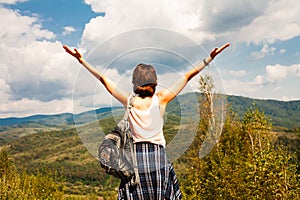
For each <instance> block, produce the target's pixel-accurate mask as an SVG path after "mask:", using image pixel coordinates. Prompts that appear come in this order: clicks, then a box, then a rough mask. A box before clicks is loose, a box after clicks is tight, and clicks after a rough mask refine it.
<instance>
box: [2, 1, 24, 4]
mask: <svg viewBox="0 0 300 200" xmlns="http://www.w3.org/2000/svg"><path fill="white" fill-rule="evenodd" d="M25 1H29V0H0V4H15V3H17V2H25Z"/></svg>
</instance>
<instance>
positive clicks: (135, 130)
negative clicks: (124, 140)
mask: <svg viewBox="0 0 300 200" xmlns="http://www.w3.org/2000/svg"><path fill="white" fill-rule="evenodd" d="M129 121H130V124H131V129H132V136H133V139H134V141H135V142H150V143H154V144H158V145H162V146H165V145H166V141H165V138H164V135H163V123H164V122H163V117H162V115H161V112H160V106H159V101H158V97H157V95H153V97H146V98H140V97H136V98H135V99H134V100H133V108H132V109H131V111H130V115H129Z"/></svg>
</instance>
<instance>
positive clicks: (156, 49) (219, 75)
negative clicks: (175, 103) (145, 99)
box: [0, 0, 300, 118]
mask: <svg viewBox="0 0 300 200" xmlns="http://www.w3.org/2000/svg"><path fill="white" fill-rule="evenodd" d="M299 13H300V5H299V2H298V1H297V0H257V1H253V0H245V1H242V0H215V1H209V0H189V1H184V2H183V1H180V0H159V1H154V0H151V1H150V0H145V1H138V0H128V1H118V0H109V1H108V0H101V1H100V0H0V17H1V22H0V59H1V63H0V71H1V73H0V96H1V99H0V118H3V117H12V116H28V115H33V114H53V113H63V112H81V111H84V110H90V109H94V108H96V107H102V106H110V105H116V104H117V102H115V101H114V100H113V99H111V97H110V96H109V95H108V94H107V92H106V91H105V90H104V88H103V87H102V86H101V85H99V83H98V82H97V80H95V78H93V77H92V76H91V75H90V74H88V73H87V72H86V71H85V70H84V69H83V68H82V67H81V66H80V65H79V64H78V63H77V62H76V60H74V59H73V58H71V57H70V56H69V55H67V54H66V53H65V52H64V51H63V49H62V48H61V46H62V45H63V44H68V45H69V46H72V47H77V48H79V49H80V51H81V52H83V53H84V56H85V57H86V58H87V60H88V61H90V62H91V63H92V64H93V65H94V66H95V67H96V68H97V69H98V70H99V71H101V72H103V73H105V74H106V75H107V76H108V77H109V78H111V79H112V80H115V81H116V82H117V83H118V84H119V85H120V87H123V88H124V89H128V90H130V88H131V85H130V84H128V83H130V82H131V81H130V78H131V70H132V68H133V67H134V65H135V64H137V63H139V62H148V63H152V64H155V66H156V67H157V71H158V73H159V74H158V78H159V81H160V82H161V84H160V88H163V87H167V86H168V85H170V84H172V83H173V81H174V80H176V78H177V77H179V76H181V75H182V74H183V73H184V72H185V71H187V70H188V69H190V68H191V67H192V66H191V65H193V64H197V62H201V60H202V59H203V58H204V57H205V56H207V54H208V52H209V51H210V50H211V49H212V48H214V47H215V46H220V45H222V44H223V43H226V42H230V43H231V46H230V48H229V49H227V50H226V51H225V52H223V53H222V54H221V55H219V56H218V57H217V58H216V59H215V61H214V63H212V64H211V66H210V68H207V69H205V70H204V71H202V72H201V74H202V75H204V74H206V73H208V74H211V75H212V76H213V77H214V78H215V82H216V90H218V91H221V92H224V93H226V94H230V95H240V96H246V97H251V98H258V99H275V100H284V101H290V100H299V99H300V92H299V83H300V48H299V46H300V19H299ZM198 79H199V76H197V77H195V78H194V79H193V80H192V81H191V82H190V83H189V85H188V87H187V88H186V89H185V90H184V91H183V92H189V91H195V90H197V89H198Z"/></svg>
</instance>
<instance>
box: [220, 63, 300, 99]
mask: <svg viewBox="0 0 300 200" xmlns="http://www.w3.org/2000/svg"><path fill="white" fill-rule="evenodd" d="M299 77H300V64H295V65H290V66H282V65H278V64H277V65H268V66H266V67H265V73H264V74H260V75H257V76H256V77H255V78H254V79H253V80H251V81H245V80H237V79H229V80H224V85H225V88H226V93H227V94H233V95H242V96H247V97H252V98H259V99H270V98H272V99H278V100H284V101H286V100H296V99H299V98H300V96H299V93H298V92H296V91H298V90H299V84H298V82H299Z"/></svg>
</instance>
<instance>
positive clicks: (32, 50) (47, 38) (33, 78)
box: [0, 7, 79, 117]
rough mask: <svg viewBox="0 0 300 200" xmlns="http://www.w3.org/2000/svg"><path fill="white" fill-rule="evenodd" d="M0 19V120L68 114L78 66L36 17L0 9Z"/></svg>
mask: <svg viewBox="0 0 300 200" xmlns="http://www.w3.org/2000/svg"><path fill="white" fill-rule="evenodd" d="M0 18H1V19H3V20H1V21H0V52H1V54H0V60H1V64H0V71H1V73H0V87H1V89H0V95H1V101H0V104H1V105H0V107H1V117H2V116H17V115H26V114H31V113H38V112H40V113H43V112H51V110H52V109H53V111H52V113H53V112H56V111H57V112H60V111H63V110H64V109H65V110H68V111H70V109H69V107H68V106H67V104H69V102H70V101H71V99H72V87H73V82H74V79H75V75H76V73H77V71H78V68H79V65H78V64H77V63H76V64H75V60H72V58H70V57H68V55H67V54H66V53H65V52H64V50H63V48H62V44H61V43H60V42H57V41H53V40H54V39H55V35H54V33H53V32H51V31H48V30H47V29H43V28H42V26H41V24H40V21H39V20H40V19H39V18H38V17H37V16H31V17H30V16H23V15H21V14H20V13H19V12H18V11H14V10H11V9H6V8H2V7H0ZM56 104H57V105H56ZM60 104H61V105H60ZM43 106H44V108H43ZM49 106H50V107H49ZM51 107H52V108H51ZM18 112H19V113H18Z"/></svg>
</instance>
